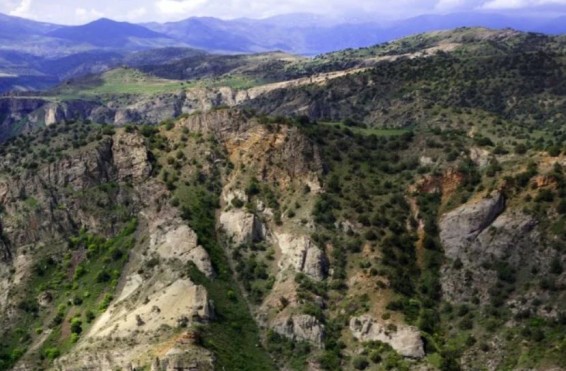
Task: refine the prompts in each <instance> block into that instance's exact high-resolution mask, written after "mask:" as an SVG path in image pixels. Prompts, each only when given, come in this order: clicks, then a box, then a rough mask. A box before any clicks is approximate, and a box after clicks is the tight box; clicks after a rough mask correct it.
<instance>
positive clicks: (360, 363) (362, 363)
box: [352, 356, 369, 370]
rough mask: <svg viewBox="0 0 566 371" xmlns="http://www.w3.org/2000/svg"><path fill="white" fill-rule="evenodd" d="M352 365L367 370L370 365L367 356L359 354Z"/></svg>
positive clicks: (357, 368)
mask: <svg viewBox="0 0 566 371" xmlns="http://www.w3.org/2000/svg"><path fill="white" fill-rule="evenodd" d="M352 365H353V366H354V368H355V369H356V370H365V369H366V368H367V367H368V366H369V362H368V360H367V358H366V357H363V356H357V357H355V358H354V361H353V362H352Z"/></svg>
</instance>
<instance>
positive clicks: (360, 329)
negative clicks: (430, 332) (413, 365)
mask: <svg viewBox="0 0 566 371" xmlns="http://www.w3.org/2000/svg"><path fill="white" fill-rule="evenodd" d="M350 331H352V335H354V337H355V338H356V339H358V340H360V341H381V342H384V343H386V344H389V345H391V347H392V348H393V349H394V350H395V351H396V352H397V353H399V354H400V355H402V356H404V357H409V358H422V357H424V356H425V352H424V345H423V341H422V338H421V335H420V333H419V330H418V329H416V328H414V327H411V326H406V325H399V324H395V325H394V326H387V325H385V324H382V323H379V322H378V321H377V320H375V319H374V318H372V317H371V316H369V315H362V316H359V317H353V318H351V319H350Z"/></svg>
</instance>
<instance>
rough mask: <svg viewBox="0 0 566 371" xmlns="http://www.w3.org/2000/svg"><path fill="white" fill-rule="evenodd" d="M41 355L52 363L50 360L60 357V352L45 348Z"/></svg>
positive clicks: (55, 349)
mask: <svg viewBox="0 0 566 371" xmlns="http://www.w3.org/2000/svg"><path fill="white" fill-rule="evenodd" d="M43 355H44V356H45V358H47V359H48V360H50V361H52V360H54V359H55V358H57V357H59V356H60V355H61V351H60V350H59V349H57V348H46V349H45V350H44V351H43Z"/></svg>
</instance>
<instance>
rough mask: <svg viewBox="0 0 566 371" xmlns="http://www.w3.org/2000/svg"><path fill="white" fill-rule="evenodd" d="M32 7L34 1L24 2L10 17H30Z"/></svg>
mask: <svg viewBox="0 0 566 371" xmlns="http://www.w3.org/2000/svg"><path fill="white" fill-rule="evenodd" d="M31 6H32V0H22V1H21V2H20V4H19V5H18V6H17V7H16V8H15V9H14V10H12V11H11V12H10V15H13V16H16V17H29V16H30V10H31Z"/></svg>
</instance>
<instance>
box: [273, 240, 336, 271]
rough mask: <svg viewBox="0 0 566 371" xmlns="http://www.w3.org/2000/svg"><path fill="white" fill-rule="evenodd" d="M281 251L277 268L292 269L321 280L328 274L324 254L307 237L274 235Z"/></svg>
mask: <svg viewBox="0 0 566 371" xmlns="http://www.w3.org/2000/svg"><path fill="white" fill-rule="evenodd" d="M276 240H277V242H278V245H279V248H280V249H281V254H282V256H281V260H280V261H279V268H280V269H281V270H285V269H288V268H291V269H294V270H296V271H297V272H303V273H305V274H306V275H308V276H310V277H312V278H314V279H316V280H322V279H324V278H325V277H326V274H327V272H328V260H327V258H326V255H325V254H324V252H323V251H322V250H321V249H320V248H319V247H318V246H317V245H316V244H315V243H314V242H313V241H312V240H311V239H310V238H308V237H306V236H294V235H292V234H288V233H283V234H276Z"/></svg>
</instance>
